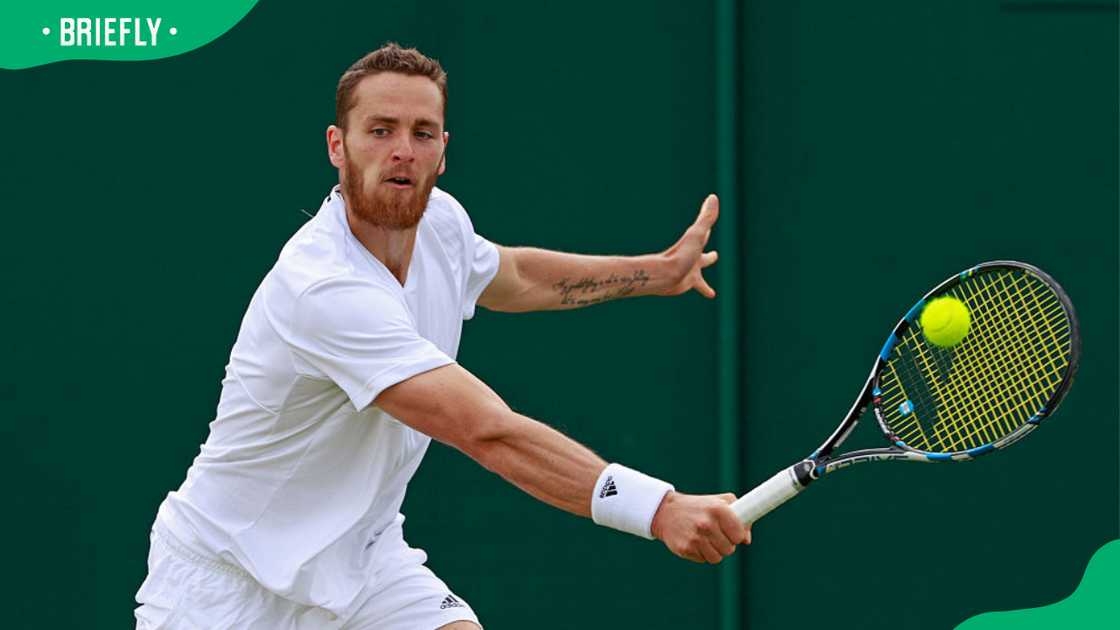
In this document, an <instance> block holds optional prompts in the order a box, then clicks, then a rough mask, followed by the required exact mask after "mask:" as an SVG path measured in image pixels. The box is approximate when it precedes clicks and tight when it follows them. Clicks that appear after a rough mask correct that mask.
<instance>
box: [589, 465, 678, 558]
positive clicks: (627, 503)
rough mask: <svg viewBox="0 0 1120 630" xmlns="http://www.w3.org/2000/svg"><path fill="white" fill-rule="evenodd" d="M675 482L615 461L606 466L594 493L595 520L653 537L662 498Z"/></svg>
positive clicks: (593, 510) (601, 523)
mask: <svg viewBox="0 0 1120 630" xmlns="http://www.w3.org/2000/svg"><path fill="white" fill-rule="evenodd" d="M671 490H673V486H671V485H670V484H667V483H665V482H664V481H661V480H660V479H654V478H653V477H650V476H649V475H644V474H642V473H640V472H638V471H636V470H633V469H630V468H627V467H625V466H622V465H621V464H611V465H609V466H607V467H606V468H605V469H603V472H602V474H600V475H599V480H598V481H596V482H595V490H594V494H592V495H591V520H593V521H595V523H597V524H599V525H605V526H606V527H613V528H614V529H617V530H621V531H624V532H628V533H631V534H634V535H635V536H641V537H642V538H648V539H650V540H653V536H652V535H651V534H650V530H649V528H650V525H652V524H653V516H654V514H657V508H659V507H661V499H664V498H665V495H666V494H668V493H669V492H670V491H671Z"/></svg>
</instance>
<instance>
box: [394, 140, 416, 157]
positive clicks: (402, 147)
mask: <svg viewBox="0 0 1120 630" xmlns="http://www.w3.org/2000/svg"><path fill="white" fill-rule="evenodd" d="M415 158H416V153H415V152H414V151H413V150H412V138H411V137H410V136H409V135H408V134H401V137H400V139H399V140H397V142H396V144H394V145H393V161H395V162H411V161H412V160H414V159H415Z"/></svg>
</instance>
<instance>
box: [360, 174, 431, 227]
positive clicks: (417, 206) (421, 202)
mask: <svg viewBox="0 0 1120 630" xmlns="http://www.w3.org/2000/svg"><path fill="white" fill-rule="evenodd" d="M411 177H413V178H414V184H413V186H412V188H409V189H396V188H390V187H389V186H385V185H383V184H382V183H381V182H378V184H377V186H376V187H374V189H373V191H372V192H370V193H367V192H366V188H365V175H364V174H363V173H362V172H361V171H359V170H357V169H356V168H354V167H353V163H352V162H351V161H350V159H349V156H347V160H346V178H345V179H344V180H343V182H342V193H343V195H344V196H345V198H346V205H347V206H349V208H350V210H351V211H352V212H353V213H354V214H355V215H357V217H358V218H359V219H361V220H363V221H366V222H367V223H370V224H372V225H375V226H377V227H380V228H384V229H387V230H406V229H408V228H412V227H416V224H417V223H419V222H420V218H421V217H423V216H424V209H425V208H427V207H428V198H429V197H430V196H431V194H432V188H433V187H434V186H435V185H436V174H435V173H432V174H430V175H428V176H426V177H425V176H422V175H420V174H412V175H411Z"/></svg>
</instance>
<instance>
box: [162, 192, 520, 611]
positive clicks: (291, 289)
mask: <svg viewBox="0 0 1120 630" xmlns="http://www.w3.org/2000/svg"><path fill="white" fill-rule="evenodd" d="M497 270H498V250H497V248H496V247H495V246H494V245H493V244H492V243H490V242H489V241H487V240H485V239H483V238H482V237H480V236H478V235H476V234H475V233H474V228H473V226H472V225H471V222H470V219H469V218H468V216H467V213H466V211H465V210H464V209H463V207H462V206H461V205H459V203H458V202H457V201H456V200H455V199H454V198H453V197H452V196H451V195H449V194H447V193H445V192H443V191H441V190H439V189H438V188H436V189H433V190H432V194H431V197H430V200H429V202H428V207H427V209H426V210H425V213H424V217H423V218H422V219H421V221H420V224H419V226H418V229H417V233H416V245H415V249H414V250H413V254H412V261H411V263H410V266H409V269H408V275H407V277H406V281H405V284H404V286H403V287H402V286H401V285H400V283H399V282H398V281H397V279H396V278H395V277H394V276H393V275H392V274H391V273H390V272H389V270H388V269H387V268H386V267H385V266H384V265H382V264H381V262H380V261H378V260H377V259H376V258H375V257H374V256H373V255H372V254H370V252H369V251H368V250H367V249H366V248H365V247H364V246H363V245H362V244H361V243H360V242H359V241H358V240H357V239H356V238H355V237H354V235H353V234H352V233H351V232H350V227H349V225H348V223H347V220H346V208H345V202H344V201H343V199H342V195H341V194H340V193H339V189H338V187H335V189H333V190H332V191H331V193H330V195H329V196H328V197H327V198H326V200H324V201H323V205H322V207H321V208H320V210H319V212H318V214H317V215H316V216H315V217H314V218H313V219H311V220H310V221H308V222H307V224H305V225H304V226H303V227H302V228H301V229H300V230H299V231H298V232H296V234H295V235H294V236H293V237H292V238H291V240H289V241H288V243H287V244H286V245H285V246H284V249H283V250H282V251H281V253H280V257H279V259H278V260H277V262H276V265H275V266H274V267H273V268H272V270H271V271H269V273H268V275H267V276H265V278H264V280H263V281H262V282H261V285H260V287H259V288H258V289H257V292H256V293H255V294H254V295H253V299H252V302H251V303H250V304H249V309H248V311H247V312H246V313H245V319H244V320H243V321H242V323H241V330H240V332H239V333H238V336H237V341H236V343H235V344H234V346H233V350H232V352H231V354H230V361H229V365H227V366H226V376H225V379H224V380H223V381H222V395H221V400H220V402H219V403H218V410H217V417H216V419H215V420H214V421H213V422H212V423H211V424H210V436H209V437H208V438H207V440H206V443H205V444H203V445H202V447H201V450H200V453H199V455H198V457H196V458H195V460H194V463H193V464H192V465H191V467H190V470H189V471H188V472H187V478H186V481H184V482H183V485H182V486H181V487H180V488H179V490H178V491H176V492H171V493H170V494H168V496H167V498H166V499H165V500H164V502H163V504H162V505H161V506H160V510H159V516H158V518H157V520H158V522H159V524H161V525H163V526H164V527H166V528H168V529H169V530H170V531H171V533H172V534H174V535H175V537H177V538H179V539H180V541H181V542H182V543H184V544H186V545H188V546H189V547H191V548H193V549H194V550H195V551H197V552H199V553H202V554H205V555H208V556H214V557H217V558H219V559H221V560H222V561H224V562H227V563H229V564H232V565H235V566H237V567H241V568H243V569H244V570H245V571H247V572H248V573H249V574H250V575H252V576H253V578H255V579H256V580H257V581H258V582H260V584H261V585H263V586H264V587H265V588H267V589H268V590H270V591H273V592H274V593H277V594H279V595H281V596H283V597H286V598H288V599H291V600H294V601H297V602H300V603H303V604H306V605H311V606H319V607H322V608H326V609H328V610H331V611H333V612H335V613H337V614H340V615H342V614H345V611H346V610H347V608H348V607H349V606H350V605H351V603H353V601H354V599H355V597H356V596H357V595H358V592H359V590H360V589H361V588H362V587H363V586H364V585H365V584H366V583H367V582H369V581H370V577H371V575H373V573H374V572H375V571H376V569H377V560H378V559H377V553H376V551H377V547H376V546H373V545H372V542H373V541H374V540H375V539H376V538H377V535H378V533H379V532H381V531H383V530H384V529H386V528H387V527H390V526H392V525H394V524H395V523H399V522H400V520H403V517H401V516H399V515H398V514H399V510H400V507H401V503H402V502H403V501H404V495H405V487H406V486H407V484H408V481H409V479H411V478H412V475H413V473H415V472H416V469H417V467H418V466H419V465H420V460H421V459H422V458H423V456H424V452H425V451H426V450H427V448H428V444H429V442H430V441H431V438H429V437H428V436H426V435H424V434H422V433H419V432H417V431H414V430H412V429H411V428H409V427H407V426H405V425H404V424H401V423H400V422H398V421H397V420H396V419H394V418H393V417H392V416H390V415H389V414H387V413H385V412H384V411H382V410H380V409H378V408H377V407H376V406H372V405H371V404H370V402H371V401H372V400H373V399H374V398H376V397H377V395H378V394H379V393H381V391H382V390H384V389H385V388H387V387H389V386H391V385H393V384H395V383H398V382H400V381H403V380H405V379H408V378H410V377H412V376H415V375H416V374H419V373H421V372H425V371H428V370H431V369H433V368H437V367H440V366H442V365H447V364H449V363H452V362H453V361H454V359H455V355H456V353H457V352H458V349H459V335H460V333H461V332H462V326H463V320H464V319H469V318H470V317H471V316H473V315H474V308H475V302H476V301H477V299H478V296H479V294H480V293H482V290H483V289H484V288H485V287H486V285H487V284H489V283H490V281H491V280H492V279H493V277H494V275H495V274H496V273H497Z"/></svg>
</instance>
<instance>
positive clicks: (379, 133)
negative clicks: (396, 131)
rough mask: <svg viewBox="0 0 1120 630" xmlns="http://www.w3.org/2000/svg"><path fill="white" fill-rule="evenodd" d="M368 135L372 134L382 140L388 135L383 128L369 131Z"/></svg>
mask: <svg viewBox="0 0 1120 630" xmlns="http://www.w3.org/2000/svg"><path fill="white" fill-rule="evenodd" d="M370 133H372V134H373V135H374V136H376V137H378V138H384V137H385V136H387V135H389V130H388V129H386V128H384V127H378V128H376V129H374V130H372V131H370Z"/></svg>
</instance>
